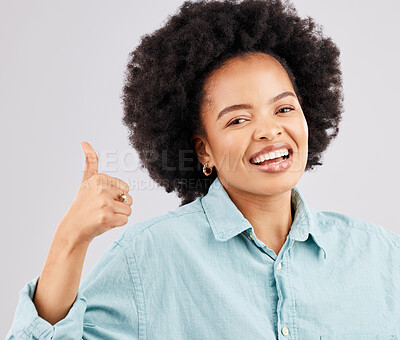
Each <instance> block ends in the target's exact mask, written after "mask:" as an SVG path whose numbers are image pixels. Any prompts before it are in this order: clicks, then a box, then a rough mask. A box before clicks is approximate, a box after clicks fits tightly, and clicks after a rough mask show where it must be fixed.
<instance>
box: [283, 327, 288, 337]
mask: <svg viewBox="0 0 400 340" xmlns="http://www.w3.org/2000/svg"><path fill="white" fill-rule="evenodd" d="M282 334H283V335H284V336H286V335H288V334H289V329H288V328H287V327H283V328H282Z"/></svg>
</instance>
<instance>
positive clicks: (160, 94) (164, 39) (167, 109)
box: [122, 0, 343, 206]
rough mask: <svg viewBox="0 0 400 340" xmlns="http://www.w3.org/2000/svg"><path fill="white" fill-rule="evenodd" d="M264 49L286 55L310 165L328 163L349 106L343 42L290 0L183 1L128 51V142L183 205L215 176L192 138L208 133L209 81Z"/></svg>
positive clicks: (125, 103) (277, 55)
mask: <svg viewBox="0 0 400 340" xmlns="http://www.w3.org/2000/svg"><path fill="white" fill-rule="evenodd" d="M259 52H261V53H266V54H269V55H271V56H273V57H274V58H276V59H277V60H278V61H279V62H280V63H281V64H282V66H283V67H284V69H285V70H286V71H287V73H288V75H289V78H290V80H291V81H292V85H293V88H294V89H295V92H296V95H297V96H298V98H299V102H300V105H301V107H302V110H303V112H304V116H305V118H306V120H307V124H308V130H309V131H308V132H309V140H308V159H307V164H306V168H305V171H307V170H310V169H311V170H312V169H313V167H314V166H316V165H322V162H321V157H322V154H323V152H324V151H325V150H326V149H327V147H328V145H329V144H330V142H331V141H332V140H333V139H334V138H335V137H336V136H337V134H338V132H339V122H340V120H341V114H342V111H343V92H342V73H341V70H340V63H339V56H340V50H339V49H338V47H337V46H336V45H335V44H334V43H333V42H332V40H331V38H329V37H325V36H324V35H323V33H322V29H321V26H319V25H317V24H316V23H315V22H314V20H313V19H312V18H311V17H306V18H300V17H299V16H298V14H297V12H296V9H295V8H294V7H293V5H292V4H291V3H290V1H289V0H288V1H284V0H243V1H241V2H239V1H237V0H224V1H217V0H212V1H204V0H202V1H185V2H184V3H183V4H182V5H181V6H180V8H179V9H178V13H176V14H174V15H173V16H169V17H168V18H167V20H166V23H165V25H164V26H163V27H161V28H160V29H158V30H156V31H155V32H154V33H152V34H151V35H148V34H146V35H144V36H142V37H141V41H140V44H139V45H138V46H137V48H136V49H135V50H134V51H132V52H131V53H130V54H129V61H128V65H127V70H126V73H125V81H124V86H123V94H122V101H123V106H124V115H123V118H122V120H123V123H124V125H125V126H126V127H127V128H128V131H129V141H130V144H131V145H132V147H133V148H134V149H136V150H137V152H138V155H139V158H140V161H141V167H142V168H145V169H147V171H148V173H149V176H150V177H151V178H152V179H153V180H154V181H155V182H156V183H158V184H159V185H161V186H163V187H164V188H165V190H166V192H168V193H169V192H171V191H175V192H176V193H177V195H178V197H179V198H181V206H182V205H184V204H187V203H190V202H192V201H193V200H195V199H196V198H197V197H201V196H204V195H205V194H206V193H207V192H208V188H209V187H210V185H211V184H212V182H213V181H214V179H215V178H216V176H217V174H216V172H215V171H214V172H213V173H212V174H211V175H210V176H205V175H204V174H203V171H202V168H203V166H202V164H200V162H199V161H198V159H197V156H196V153H195V151H194V149H193V145H192V143H191V137H192V136H193V135H194V134H195V133H201V134H203V135H204V127H203V125H202V120H201V117H200V116H201V115H200V112H201V108H202V107H203V105H205V98H206V93H205V89H204V84H205V80H206V79H207V77H208V76H209V75H210V74H211V72H212V71H214V70H216V69H218V68H219V67H221V66H222V65H224V63H226V61H227V60H229V59H231V58H233V57H237V56H243V55H244V56H246V55H249V54H252V53H259ZM185 155H191V157H185ZM182 160H184V162H182ZM183 163H184V164H185V166H184V167H183V166H182V164H183Z"/></svg>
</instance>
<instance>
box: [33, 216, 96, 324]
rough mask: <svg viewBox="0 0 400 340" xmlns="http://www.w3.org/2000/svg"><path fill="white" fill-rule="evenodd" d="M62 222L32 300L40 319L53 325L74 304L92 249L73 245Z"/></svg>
mask: <svg viewBox="0 0 400 340" xmlns="http://www.w3.org/2000/svg"><path fill="white" fill-rule="evenodd" d="M63 223H64V222H61V223H60V225H59V226H58V228H57V231H56V233H55V235H54V238H53V242H52V244H51V247H50V250H49V253H48V255H47V259H46V263H45V265H44V267H43V270H42V273H41V275H40V278H39V281H38V283H37V286H36V291H35V295H34V297H33V303H34V304H35V306H36V309H37V311H38V314H39V316H40V317H42V318H43V319H45V320H46V321H48V322H49V323H51V324H52V325H54V324H55V323H57V322H58V321H60V320H62V319H63V318H65V316H66V315H67V314H68V312H69V310H70V308H71V306H72V305H73V303H74V301H75V298H76V296H77V293H78V288H79V283H80V279H81V274H82V267H83V263H84V260H85V256H86V251H87V248H88V246H89V243H79V244H78V243H76V242H73V241H72V239H71V237H70V235H68V234H67V232H66V230H67V229H68V228H66V225H65V224H63ZM69 230H71V229H69Z"/></svg>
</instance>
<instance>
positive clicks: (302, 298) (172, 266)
mask: <svg viewBox="0 0 400 340" xmlns="http://www.w3.org/2000/svg"><path fill="white" fill-rule="evenodd" d="M291 197H292V204H293V207H294V209H295V217H294V221H293V224H292V226H291V229H290V232H289V234H288V235H287V238H286V242H285V244H284V245H283V247H282V249H281V250H280V252H279V254H278V255H277V254H275V253H274V251H273V250H271V249H270V248H268V246H267V245H265V244H264V243H263V242H262V241H261V240H259V239H258V238H257V235H255V233H254V229H253V227H252V226H251V224H250V223H249V221H248V220H247V219H246V218H244V216H243V215H242V213H241V212H240V211H239V210H238V209H237V207H236V206H235V204H234V203H233V202H232V201H231V199H230V198H229V196H228V194H227V193H226V191H225V189H224V187H223V186H222V184H221V182H220V181H219V179H218V178H216V180H215V181H214V182H213V184H212V185H211V187H210V188H209V191H208V193H207V195H205V196H204V197H202V198H197V199H196V200H195V201H193V202H191V203H189V204H187V205H184V206H182V207H179V208H178V209H176V210H175V211H169V212H168V213H166V214H164V215H162V216H158V217H155V218H152V219H150V220H147V221H144V222H139V223H135V224H133V225H132V226H130V227H128V228H127V229H126V230H125V231H124V232H122V233H121V234H120V235H119V236H118V237H117V239H116V240H115V241H114V243H113V244H112V245H111V246H110V247H109V248H108V249H107V251H106V252H105V253H104V254H103V255H102V257H101V258H100V259H99V261H98V262H97V264H96V265H95V266H94V268H93V269H92V270H91V272H90V273H89V274H88V276H87V277H86V279H85V280H84V281H83V282H82V284H81V286H80V288H79V291H78V295H77V298H76V300H75V302H74V304H73V306H72V307H71V309H70V311H69V313H68V315H67V316H66V317H65V318H64V319H63V320H60V321H59V322H58V323H56V324H55V325H53V326H52V325H51V324H50V323H48V322H47V321H45V320H44V319H42V318H40V317H39V316H38V314H37V311H36V309H35V306H34V304H33V303H32V296H33V293H34V290H35V288H36V283H37V280H38V277H36V278H35V279H33V280H32V281H31V282H29V283H27V284H26V286H25V287H24V288H23V289H22V290H21V292H20V296H19V301H18V306H17V310H16V312H15V317H14V321H13V324H12V326H11V329H10V331H9V334H8V335H7V339H53V340H58V339H82V338H83V339H88V340H90V339H107V340H108V339H116V340H124V339H174V340H178V339H190V340H195V339H217V340H222V339H227V340H228V339H229V340H247V339H249V340H258V339H298V340H313V339H324V340H328V339H329V340H333V339H335V340H361V339H362V340H366V339H367V340H368V339H400V256H399V254H400V249H399V247H400V235H398V234H395V233H393V232H391V231H390V230H388V229H385V228H383V227H381V226H380V225H377V224H374V223H372V222H368V221H365V220H361V219H358V218H354V217H350V216H347V215H343V214H339V213H336V212H327V211H316V210H314V209H312V208H311V207H309V206H308V205H307V203H306V201H305V199H304V197H303V195H302V194H301V193H300V191H299V189H298V188H297V187H294V188H293V189H292V196H291ZM266 227H267V226H266Z"/></svg>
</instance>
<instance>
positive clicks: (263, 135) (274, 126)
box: [253, 114, 282, 140]
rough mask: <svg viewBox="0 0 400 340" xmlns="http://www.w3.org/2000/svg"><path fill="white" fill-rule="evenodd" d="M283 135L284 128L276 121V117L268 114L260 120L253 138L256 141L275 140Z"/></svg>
mask: <svg viewBox="0 0 400 340" xmlns="http://www.w3.org/2000/svg"><path fill="white" fill-rule="evenodd" d="M281 134H282V126H281V125H280V124H279V123H278V122H277V121H276V119H275V117H271V116H270V115H268V114H266V115H264V116H263V117H260V118H259V120H258V122H257V124H256V128H255V130H254V133H253V138H254V140H260V139H268V140H273V139H275V138H276V137H277V136H279V135H281Z"/></svg>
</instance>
